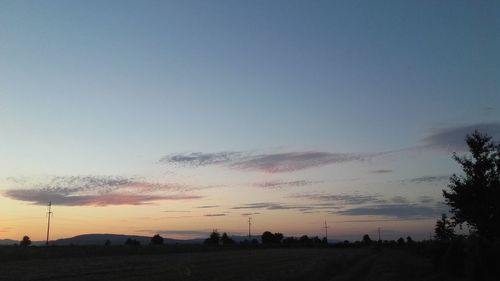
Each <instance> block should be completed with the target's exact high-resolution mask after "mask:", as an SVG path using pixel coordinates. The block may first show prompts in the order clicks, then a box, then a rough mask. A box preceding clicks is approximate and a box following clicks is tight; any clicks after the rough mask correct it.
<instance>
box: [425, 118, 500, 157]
mask: <svg viewBox="0 0 500 281" xmlns="http://www.w3.org/2000/svg"><path fill="white" fill-rule="evenodd" d="M474 130H479V131H480V132H482V133H487V134H488V135H490V136H493V137H494V138H497V139H498V138H500V122H492V123H476V124H472V125H466V126H457V127H451V128H445V129H439V130H435V131H434V132H433V133H432V134H430V135H429V136H427V137H425V138H423V139H422V140H421V143H422V144H423V146H424V147H429V148H441V149H451V150H457V151H464V150H466V149H467V145H466V143H465V136H466V135H467V134H470V133H472V132H473V131H474Z"/></svg>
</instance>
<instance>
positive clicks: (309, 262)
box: [0, 248, 447, 281]
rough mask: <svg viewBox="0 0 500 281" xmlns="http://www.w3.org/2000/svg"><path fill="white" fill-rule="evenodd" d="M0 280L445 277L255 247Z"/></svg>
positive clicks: (8, 270) (102, 259)
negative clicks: (252, 248)
mask: <svg viewBox="0 0 500 281" xmlns="http://www.w3.org/2000/svg"><path fill="white" fill-rule="evenodd" d="M0 268H1V270H0V280H2V281H8V280H12V281H21V280H147V281H155V280H200V281H201V280H204V281H208V280H221V281H222V280H252V281H253V280H255V281H256V280H440V281H442V280H447V278H446V277H445V276H441V275H439V274H436V273H435V272H434V271H433V267H432V264H431V262H430V260H427V259H426V258H424V257H421V256H416V255H413V254H411V253H409V252H408V251H402V250H398V249H382V250H380V251H374V250H373V249H370V248H361V249H335V248H298V249H254V250H243V249H240V250H233V251H214V252H190V253H167V254H142V255H120V256H97V257H66V258H46V259H42V258H35V259H29V260H17V261H16V260H14V261H5V260H4V261H3V262H2V263H1V266H0Z"/></svg>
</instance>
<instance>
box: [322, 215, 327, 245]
mask: <svg viewBox="0 0 500 281" xmlns="http://www.w3.org/2000/svg"><path fill="white" fill-rule="evenodd" d="M323 227H324V228H325V239H326V243H328V224H327V223H326V220H325V225H324V226H323Z"/></svg>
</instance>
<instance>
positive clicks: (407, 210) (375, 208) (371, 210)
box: [335, 204, 446, 219]
mask: <svg viewBox="0 0 500 281" xmlns="http://www.w3.org/2000/svg"><path fill="white" fill-rule="evenodd" d="M445 212H446V210H445V209H443V208H437V207H429V206H422V205H419V204H381V205H372V206H363V207H356V208H349V209H346V210H341V211H336V212H335V213H336V214H339V215H345V216H382V217H390V218H398V219H408V218H436V217H439V215H440V214H442V213H445Z"/></svg>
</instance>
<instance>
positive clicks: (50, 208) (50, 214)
mask: <svg viewBox="0 0 500 281" xmlns="http://www.w3.org/2000/svg"><path fill="white" fill-rule="evenodd" d="M47 216H48V222H47V241H46V242H45V245H46V246H48V245H49V234H50V217H51V216H52V202H51V201H50V202H49V211H48V212H47Z"/></svg>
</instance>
